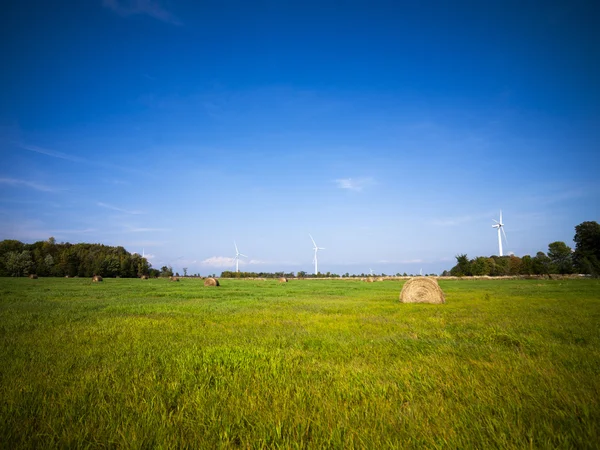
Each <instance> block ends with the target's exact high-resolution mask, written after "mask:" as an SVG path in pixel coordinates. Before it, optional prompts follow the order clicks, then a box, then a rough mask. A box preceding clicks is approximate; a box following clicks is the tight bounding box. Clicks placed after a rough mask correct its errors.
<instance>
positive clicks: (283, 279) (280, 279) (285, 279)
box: [279, 277, 288, 283]
mask: <svg viewBox="0 0 600 450" xmlns="http://www.w3.org/2000/svg"><path fill="white" fill-rule="evenodd" d="M279 282H280V283H287V282H288V281H287V278H285V277H281V278H279Z"/></svg>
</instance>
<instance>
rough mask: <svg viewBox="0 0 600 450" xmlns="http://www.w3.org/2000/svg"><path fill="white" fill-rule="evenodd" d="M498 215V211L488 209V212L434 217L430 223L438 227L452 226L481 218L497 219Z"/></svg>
mask: <svg viewBox="0 0 600 450" xmlns="http://www.w3.org/2000/svg"><path fill="white" fill-rule="evenodd" d="M498 215H499V211H498V212H495V213H494V212H493V211H490V212H486V213H481V214H466V215H464V216H455V217H446V218H443V219H434V220H432V221H431V224H432V225H435V226H438V227H454V226H456V225H462V224H465V223H469V222H475V221H481V220H489V221H490V222H491V221H492V219H496V220H498V219H497V216H498ZM492 223H493V222H492Z"/></svg>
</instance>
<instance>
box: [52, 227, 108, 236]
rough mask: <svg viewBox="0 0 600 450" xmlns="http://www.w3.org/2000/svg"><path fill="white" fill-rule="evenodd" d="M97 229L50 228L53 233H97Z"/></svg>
mask: <svg viewBox="0 0 600 450" xmlns="http://www.w3.org/2000/svg"><path fill="white" fill-rule="evenodd" d="M97 232H98V230H97V229H96V228H84V229H81V230H77V229H73V230H52V233H53V235H64V234H87V233H97Z"/></svg>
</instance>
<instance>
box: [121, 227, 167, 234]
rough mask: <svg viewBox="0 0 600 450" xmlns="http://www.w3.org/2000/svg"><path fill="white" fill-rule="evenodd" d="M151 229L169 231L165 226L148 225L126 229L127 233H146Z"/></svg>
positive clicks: (151, 230)
mask: <svg viewBox="0 0 600 450" xmlns="http://www.w3.org/2000/svg"><path fill="white" fill-rule="evenodd" d="M153 231H155V232H156V231H170V230H169V229H167V228H149V227H129V228H128V229H127V232H128V233H148V232H153Z"/></svg>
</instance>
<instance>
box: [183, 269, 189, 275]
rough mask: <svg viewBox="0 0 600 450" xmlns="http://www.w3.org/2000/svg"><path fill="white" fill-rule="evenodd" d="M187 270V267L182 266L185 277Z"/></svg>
mask: <svg viewBox="0 0 600 450" xmlns="http://www.w3.org/2000/svg"><path fill="white" fill-rule="evenodd" d="M187 270H188V268H187V267H184V268H183V276H184V277H187Z"/></svg>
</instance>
